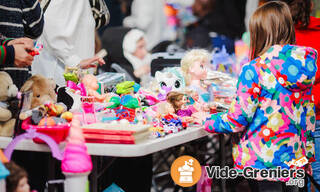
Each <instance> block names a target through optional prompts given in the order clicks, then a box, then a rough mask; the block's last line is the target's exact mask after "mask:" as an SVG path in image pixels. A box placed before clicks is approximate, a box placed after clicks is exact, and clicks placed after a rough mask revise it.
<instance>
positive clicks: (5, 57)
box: [0, 42, 15, 66]
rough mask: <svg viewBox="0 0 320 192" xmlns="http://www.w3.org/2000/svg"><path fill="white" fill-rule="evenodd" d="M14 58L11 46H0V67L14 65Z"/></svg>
mask: <svg viewBox="0 0 320 192" xmlns="http://www.w3.org/2000/svg"><path fill="white" fill-rule="evenodd" d="M1 43H2V42H1ZM14 56H15V53H14V47H13V45H10V46H6V45H1V46H0V65H1V66H3V65H8V64H12V63H14Z"/></svg>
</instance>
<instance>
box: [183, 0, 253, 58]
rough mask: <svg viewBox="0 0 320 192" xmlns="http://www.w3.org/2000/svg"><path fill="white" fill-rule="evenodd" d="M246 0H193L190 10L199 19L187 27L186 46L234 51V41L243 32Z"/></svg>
mask: <svg viewBox="0 0 320 192" xmlns="http://www.w3.org/2000/svg"><path fill="white" fill-rule="evenodd" d="M246 2H247V0H229V1H226V0H195V2H194V4H193V6H192V11H193V13H194V15H196V16H197V17H198V18H199V20H198V22H196V23H195V24H193V25H191V26H189V27H188V29H187V37H186V47H187V48H192V47H201V48H209V47H211V46H213V48H216V47H217V48H220V49H221V48H222V45H225V46H226V48H227V51H228V53H233V52H234V41H235V39H237V38H241V35H242V34H243V33H244V32H245V29H246V28H245V22H244V18H245V11H246Z"/></svg>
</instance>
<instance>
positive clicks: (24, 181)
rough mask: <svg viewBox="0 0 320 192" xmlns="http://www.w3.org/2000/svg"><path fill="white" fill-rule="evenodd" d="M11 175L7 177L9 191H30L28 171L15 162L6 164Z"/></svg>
mask: <svg viewBox="0 0 320 192" xmlns="http://www.w3.org/2000/svg"><path fill="white" fill-rule="evenodd" d="M4 165H5V166H6V168H7V169H8V170H9V172H10V175H9V176H8V177H7V178H6V189H7V192H30V186H29V184H28V174H27V172H26V171H25V170H24V169H23V168H21V167H19V166H18V165H17V164H15V163H14V162H9V163H5V164H4Z"/></svg>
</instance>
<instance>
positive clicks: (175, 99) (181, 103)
mask: <svg viewBox="0 0 320 192" xmlns="http://www.w3.org/2000/svg"><path fill="white" fill-rule="evenodd" d="M167 102H168V103H170V104H171V105H172V107H173V109H174V113H175V114H176V115H178V116H179V117H180V118H182V120H183V121H185V122H188V123H192V121H193V118H192V117H191V116H192V113H193V111H194V110H192V106H189V107H186V104H187V97H186V95H185V94H183V93H179V92H175V91H172V92H170V93H168V95H167Z"/></svg>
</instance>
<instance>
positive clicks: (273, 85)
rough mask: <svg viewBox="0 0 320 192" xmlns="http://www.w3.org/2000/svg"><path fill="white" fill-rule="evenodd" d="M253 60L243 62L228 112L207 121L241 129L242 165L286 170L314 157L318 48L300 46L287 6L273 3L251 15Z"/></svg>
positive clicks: (238, 155)
mask: <svg viewBox="0 0 320 192" xmlns="http://www.w3.org/2000/svg"><path fill="white" fill-rule="evenodd" d="M250 36H251V50H252V54H251V57H252V59H253V60H252V61H251V62H250V63H248V64H246V65H244V66H243V68H242V71H241V74H240V77H239V80H238V84H237V92H236V98H235V99H234V100H233V102H232V104H231V107H230V109H229V110H228V112H227V113H218V114H213V115H211V117H209V118H207V120H206V121H205V122H204V125H205V129H206V130H207V131H208V132H211V133H237V134H236V135H238V140H237V141H236V142H235V143H234V144H233V149H232V151H233V159H234V166H235V168H236V169H239V170H242V169H244V167H246V166H251V167H253V168H256V169H271V168H277V167H279V166H280V167H281V168H286V169H289V168H290V167H289V166H288V165H287V162H289V161H291V160H293V159H299V158H304V157H306V159H308V161H309V162H312V161H314V139H313V132H314V128H315V109H314V103H313V98H312V95H311V90H312V85H313V82H314V80H315V73H316V71H317V66H316V60H317V52H316V50H315V49H313V48H308V47H300V46H295V45H291V44H295V35H294V27H293V24H292V20H291V16H290V11H289V8H288V7H287V5H285V4H283V3H281V2H270V3H267V4H265V5H263V6H261V7H259V8H258V9H257V11H256V12H255V13H254V14H253V16H252V17H251V19H250Z"/></svg>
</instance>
